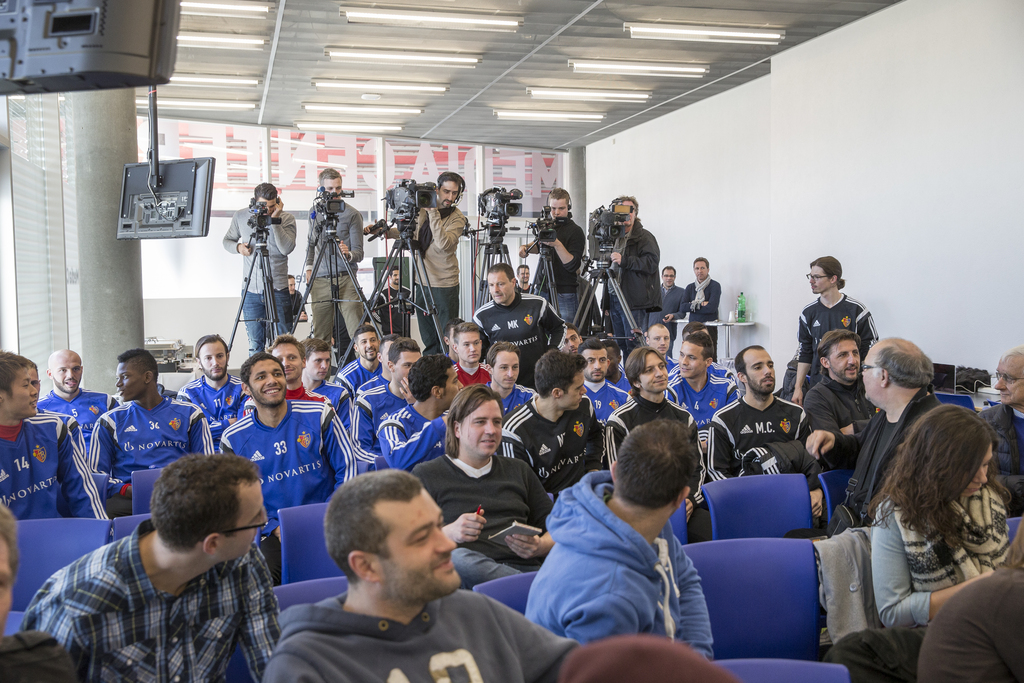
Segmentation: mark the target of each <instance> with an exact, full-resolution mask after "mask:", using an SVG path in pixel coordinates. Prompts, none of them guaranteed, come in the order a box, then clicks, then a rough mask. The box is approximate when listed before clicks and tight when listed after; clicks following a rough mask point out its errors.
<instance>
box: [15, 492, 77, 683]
mask: <svg viewBox="0 0 1024 683" xmlns="http://www.w3.org/2000/svg"><path fill="white" fill-rule="evenodd" d="M17 575H18V520H16V519H14V515H12V514H11V511H10V510H8V509H7V507H5V506H4V505H3V504H0V624H6V623H7V615H8V614H9V613H10V609H11V599H12V589H13V588H14V577H15V576H17ZM0 673H2V674H3V680H4V681H5V682H7V683H30V682H31V683H76V682H77V681H78V676H77V675H76V674H75V666H74V664H72V662H71V657H69V656H68V653H67V651H65V650H64V648H62V647H61V646H60V644H59V643H57V641H56V640H54V639H53V637H52V636H51V635H50V634H49V633H43V632H42V631H22V632H20V633H16V634H14V635H11V636H7V637H5V638H0Z"/></svg>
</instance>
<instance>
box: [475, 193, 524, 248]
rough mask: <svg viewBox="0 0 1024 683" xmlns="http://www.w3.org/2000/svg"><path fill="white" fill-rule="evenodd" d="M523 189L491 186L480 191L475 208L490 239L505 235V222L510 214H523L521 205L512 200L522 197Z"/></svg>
mask: <svg viewBox="0 0 1024 683" xmlns="http://www.w3.org/2000/svg"><path fill="white" fill-rule="evenodd" d="M522 198H523V191H522V190H520V189H518V188H513V189H511V190H507V191H506V190H505V188H503V187H492V188H491V189H489V190H487V191H486V192H482V193H480V196H479V197H478V198H477V208H478V209H479V210H480V218H481V222H482V223H483V226H484V227H485V228H487V235H488V237H490V238H491V239H492V240H496V239H501V238H503V237H504V236H505V224H506V223H508V219H509V218H510V217H512V216H522V215H523V205H522V204H520V203H518V202H515V201H513V200H516V199H522Z"/></svg>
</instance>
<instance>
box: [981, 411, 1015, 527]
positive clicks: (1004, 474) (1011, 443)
mask: <svg viewBox="0 0 1024 683" xmlns="http://www.w3.org/2000/svg"><path fill="white" fill-rule="evenodd" d="M981 417H982V419H984V420H985V421H986V422H988V423H989V424H990V425H992V428H993V429H995V430H996V434H998V435H999V444H998V447H997V448H996V458H998V460H999V483H1000V484H1002V485H1003V486H1005V487H1006V488H1007V489H1009V491H1010V493H1011V494H1012V495H1013V500H1011V501H1010V504H1009V505H1008V506H1007V516H1008V517H1018V516H1020V514H1021V512H1022V511H1024V475H1022V474H1021V471H1020V452H1019V450H1018V448H1017V432H1016V431H1015V430H1014V428H1013V408H1011V407H1010V406H1008V405H1005V404H1004V405H998V406H992V407H991V408H988V409H986V410H983V411H981Z"/></svg>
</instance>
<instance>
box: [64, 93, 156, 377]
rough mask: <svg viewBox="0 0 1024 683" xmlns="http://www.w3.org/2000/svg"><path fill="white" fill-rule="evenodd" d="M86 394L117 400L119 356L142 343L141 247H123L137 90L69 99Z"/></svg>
mask: <svg viewBox="0 0 1024 683" xmlns="http://www.w3.org/2000/svg"><path fill="white" fill-rule="evenodd" d="M67 97H68V98H69V99H70V102H71V105H72V111H73V112H74V116H73V119H74V121H73V134H72V136H71V138H72V142H73V145H74V165H75V166H74V168H75V202H76V207H75V210H76V212H77V214H78V255H79V271H80V277H81V279H80V283H81V285H80V286H81V301H82V348H81V349H80V350H79V352H80V353H81V355H82V364H83V365H84V366H85V379H84V381H83V384H84V386H85V387H86V388H88V389H92V390H94V391H105V392H107V393H114V391H116V389H115V387H114V381H115V374H116V370H117V356H118V354H120V353H122V352H123V351H125V350H127V349H131V348H136V347H140V346H142V344H143V339H144V315H143V307H142V245H141V244H140V243H139V242H138V241H137V240H120V241H119V240H117V239H115V237H114V236H115V234H116V233H117V220H118V211H119V209H120V202H121V177H122V175H123V170H124V165H125V164H127V163H135V162H138V160H139V154H138V136H137V133H136V118H135V117H136V114H135V90H134V89H133V88H125V89H122V90H101V91H97V92H75V93H68V95H67Z"/></svg>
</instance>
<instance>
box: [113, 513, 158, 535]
mask: <svg viewBox="0 0 1024 683" xmlns="http://www.w3.org/2000/svg"><path fill="white" fill-rule="evenodd" d="M147 519H149V513H148V512H147V513H145V514H142V515H129V516H128V517H115V518H114V519H112V520H111V523H112V524H113V525H114V540H115V541H120V540H121V539H122V538H124V537H125V536H131V535H132V533H133V532H134V531H135V527H137V526H139V525H140V524H142V523H143V522H144V521H146V520H147Z"/></svg>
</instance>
